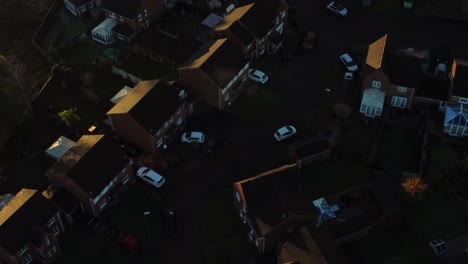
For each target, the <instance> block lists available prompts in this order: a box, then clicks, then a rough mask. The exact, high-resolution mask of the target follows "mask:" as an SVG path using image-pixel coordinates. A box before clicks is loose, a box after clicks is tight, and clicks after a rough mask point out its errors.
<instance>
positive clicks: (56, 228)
mask: <svg viewBox="0 0 468 264" xmlns="http://www.w3.org/2000/svg"><path fill="white" fill-rule="evenodd" d="M52 231H53V232H54V234H55V235H56V236H57V235H58V234H59V233H60V229H59V227H58V226H55V227H54V229H52Z"/></svg>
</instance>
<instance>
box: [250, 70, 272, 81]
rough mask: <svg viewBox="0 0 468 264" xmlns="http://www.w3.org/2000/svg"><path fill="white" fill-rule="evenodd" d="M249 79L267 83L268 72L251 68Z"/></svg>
mask: <svg viewBox="0 0 468 264" xmlns="http://www.w3.org/2000/svg"><path fill="white" fill-rule="evenodd" d="M249 79H250V80H252V81H254V82H258V83H261V84H265V83H266V82H267V81H268V75H266V73H264V72H262V71H259V70H255V69H250V70H249Z"/></svg>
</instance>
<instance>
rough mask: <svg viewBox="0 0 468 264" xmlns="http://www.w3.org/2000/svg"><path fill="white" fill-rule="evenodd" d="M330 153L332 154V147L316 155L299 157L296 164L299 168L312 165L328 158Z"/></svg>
mask: <svg viewBox="0 0 468 264" xmlns="http://www.w3.org/2000/svg"><path fill="white" fill-rule="evenodd" d="M330 155H331V149H328V150H326V151H323V152H320V153H317V154H315V155H312V156H308V157H305V158H302V159H298V160H296V164H297V166H298V167H299V168H302V167H304V166H307V165H311V164H314V163H317V162H319V161H323V160H326V159H328V158H330Z"/></svg>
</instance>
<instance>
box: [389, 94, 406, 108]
mask: <svg viewBox="0 0 468 264" xmlns="http://www.w3.org/2000/svg"><path fill="white" fill-rule="evenodd" d="M406 101H407V99H406V98H404V97H398V96H393V97H392V106H394V107H399V108H405V107H406Z"/></svg>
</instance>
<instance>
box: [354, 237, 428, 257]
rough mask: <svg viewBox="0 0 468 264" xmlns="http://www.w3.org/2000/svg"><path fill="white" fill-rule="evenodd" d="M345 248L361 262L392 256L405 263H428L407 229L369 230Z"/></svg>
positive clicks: (417, 242)
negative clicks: (365, 234)
mask: <svg viewBox="0 0 468 264" xmlns="http://www.w3.org/2000/svg"><path fill="white" fill-rule="evenodd" d="M395 231H396V232H395ZM345 250H349V251H352V253H353V255H355V256H356V257H357V258H358V259H359V263H361V264H375V263H382V262H383V261H385V260H388V259H392V258H401V259H403V260H404V261H405V263H430V262H429V261H430V260H429V259H427V256H426V255H425V252H424V251H423V249H422V248H421V246H420V244H419V241H418V240H417V238H416V237H414V236H412V235H411V234H410V233H408V232H407V231H403V232H398V231H397V230H387V231H382V232H370V233H369V234H368V235H367V236H366V237H365V238H364V239H362V240H359V241H356V242H353V243H351V244H348V245H346V246H345Z"/></svg>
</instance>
